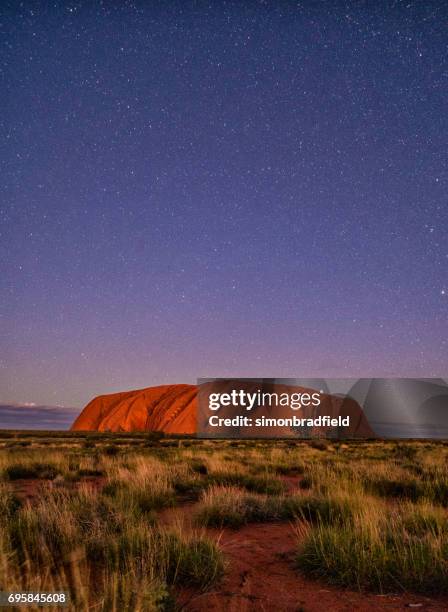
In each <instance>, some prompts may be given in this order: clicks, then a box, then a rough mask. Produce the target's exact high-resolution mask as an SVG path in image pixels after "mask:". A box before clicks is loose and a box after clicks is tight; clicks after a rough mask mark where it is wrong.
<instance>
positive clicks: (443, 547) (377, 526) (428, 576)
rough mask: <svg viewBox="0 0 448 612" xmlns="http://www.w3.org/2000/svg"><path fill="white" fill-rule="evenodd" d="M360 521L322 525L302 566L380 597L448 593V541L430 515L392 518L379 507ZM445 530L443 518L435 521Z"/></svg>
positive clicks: (303, 551) (302, 555) (303, 549)
mask: <svg viewBox="0 0 448 612" xmlns="http://www.w3.org/2000/svg"><path fill="white" fill-rule="evenodd" d="M354 518H355V520H353V519H351V520H344V521H343V522H342V523H335V524H324V523H323V522H318V524H317V525H316V526H314V528H312V529H311V530H310V531H309V533H308V535H307V537H306V539H305V542H304V543H303V544H301V545H300V549H299V553H298V557H297V563H298V566H299V568H300V569H302V570H304V571H305V572H307V573H309V574H311V575H312V576H313V577H319V578H326V579H327V580H328V581H329V582H331V583H334V584H337V585H340V586H347V587H353V585H357V586H358V588H360V589H366V590H373V591H377V592H380V593H384V592H390V591H397V590H409V591H415V592H421V593H438V594H442V593H447V592H448V563H447V558H446V555H447V552H448V538H447V536H446V533H441V530H440V529H439V527H437V528H436V529H433V530H431V528H428V527H429V523H432V522H433V520H434V517H433V518H432V519H431V518H429V516H428V515H427V514H420V515H416V516H414V518H412V517H411V516H409V515H408V516H407V517H406V518H404V517H403V516H402V515H394V516H392V515H391V516H389V517H388V516H387V515H385V513H384V512H379V511H378V509H374V510H372V508H370V509H369V510H368V511H366V512H364V513H362V514H358V515H357V516H355V517H354ZM433 524H435V525H437V526H440V523H439V521H438V519H437V520H436V522H435V523H433Z"/></svg>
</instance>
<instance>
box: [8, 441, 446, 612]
mask: <svg viewBox="0 0 448 612" xmlns="http://www.w3.org/2000/svg"><path fill="white" fill-rule="evenodd" d="M22 443H25V445H23V444H22ZM447 468H448V445H446V444H444V443H443V442H440V443H429V442H424V441H423V442H401V443H400V442H384V443H381V442H350V443H341V442H330V441H324V440H318V441H311V442H306V441H303V442H301V441H291V440H285V441H281V440H277V441H258V442H257V441H244V440H232V441H207V440H196V439H182V438H180V437H177V438H170V439H168V438H166V437H163V436H160V435H150V434H144V433H138V434H135V435H134V434H123V435H119V434H92V435H81V434H79V433H78V432H75V433H74V434H73V435H71V434H68V433H63V432H58V433H55V434H51V433H47V434H46V435H44V434H43V433H42V432H39V433H37V434H36V433H34V432H33V433H32V432H26V433H23V434H21V433H19V432H0V585H1V586H2V587H4V586H6V585H7V587H8V589H10V590H17V591H53V590H63V591H66V592H68V593H69V594H70V599H71V604H70V606H69V608H68V610H79V609H87V608H89V607H90V608H92V609H98V610H117V611H118V610H125V609H135V610H171V609H174V608H175V606H176V597H178V595H179V592H180V590H181V589H184V588H187V589H190V590H191V589H193V590H199V591H200V590H204V589H208V588H210V587H212V586H213V585H215V584H216V582H217V581H219V579H220V577H221V576H222V574H223V572H224V569H225V560H224V557H223V554H222V552H221V550H220V546H219V532H220V530H221V529H225V528H231V529H234V530H238V529H240V528H242V527H244V526H245V525H248V524H251V523H261V522H265V523H269V522H278V521H286V522H290V523H291V524H292V525H293V526H294V525H295V528H296V531H297V536H298V537H297V555H296V566H297V571H299V572H304V573H305V574H307V575H308V576H309V577H310V579H316V578H317V579H319V580H327V581H328V582H330V583H333V584H336V585H340V586H341V587H344V588H345V587H348V588H351V589H361V590H371V591H374V592H378V593H387V592H398V591H402V590H408V591H414V592H416V593H424V594H435V593H436V594H439V595H443V594H446V595H448V587H447V585H448V477H447ZM185 505H186V506H185ZM176 506H178V507H181V508H184V507H188V508H189V513H190V514H191V517H192V520H191V525H190V524H189V523H185V522H184V523H180V524H179V525H174V524H173V523H172V522H171V523H170V522H169V521H166V520H164V519H163V517H164V516H165V515H166V513H170V512H173V508H175V507H176Z"/></svg>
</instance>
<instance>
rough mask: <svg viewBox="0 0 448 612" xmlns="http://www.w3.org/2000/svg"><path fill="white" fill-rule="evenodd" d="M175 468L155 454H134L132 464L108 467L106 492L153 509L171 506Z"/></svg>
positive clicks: (140, 506) (148, 510) (111, 495)
mask: <svg viewBox="0 0 448 612" xmlns="http://www.w3.org/2000/svg"><path fill="white" fill-rule="evenodd" d="M173 474H174V468H172V467H170V466H168V465H165V464H164V463H162V462H161V461H158V460H157V459H154V458H150V457H147V458H143V457H137V458H135V459H134V460H133V461H132V462H131V463H129V465H122V464H120V463H116V464H115V465H112V466H110V467H109V469H108V480H107V482H106V484H105V485H104V487H103V490H102V491H103V494H104V495H106V496H109V497H111V498H113V499H115V500H117V502H118V503H120V504H122V505H124V506H126V505H129V507H137V508H140V510H141V511H142V512H150V511H152V510H159V509H161V508H166V507H168V506H172V505H173V504H174V503H175V501H176V497H175V491H174V488H173V486H172V482H171V481H172V478H173Z"/></svg>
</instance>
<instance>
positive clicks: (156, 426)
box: [71, 381, 375, 437]
mask: <svg viewBox="0 0 448 612" xmlns="http://www.w3.org/2000/svg"><path fill="white" fill-rule="evenodd" d="M207 385H213V387H211V388H210V390H212V391H213V392H217V391H218V392H227V391H229V390H230V388H231V387H232V385H234V381H215V382H213V383H207ZM241 387H242V388H246V390H254V389H255V388H258V387H259V384H258V383H255V382H249V381H244V382H241ZM201 390H202V391H201V392H203V391H204V386H202V385H201ZM263 390H264V391H270V392H273V391H277V392H279V393H280V392H281V393H285V392H286V393H289V394H292V393H297V392H313V389H305V388H302V387H297V386H291V385H278V384H275V385H268V386H266V385H264V386H263ZM197 394H198V387H197V386H196V385H183V384H179V385H162V386H158V387H148V388H146V389H139V390H136V391H126V392H123V393H113V394H111V395H100V396H98V397H96V398H94V399H93V400H92V401H91V402H89V404H87V406H86V407H85V408H84V410H83V411H82V412H81V414H80V415H79V416H78V417H77V419H76V420H75V422H74V423H73V425H72V427H71V429H72V430H75V431H111V432H120V431H121V432H125V431H163V432H164V433H167V434H194V433H196V430H197V424H196V417H197ZM321 397H322V404H321V406H319V408H316V409H314V410H313V409H311V408H308V409H306V410H304V411H303V413H302V416H306V417H311V416H318V415H319V414H322V415H323V414H327V415H330V416H332V417H337V416H346V415H350V427H349V428H347V429H346V430H344V432H340V433H338V432H336V433H334V435H335V436H336V437H339V435H340V436H341V437H345V436H356V437H374V436H375V434H374V432H373V431H372V429H371V428H370V425H369V423H368V421H367V419H366V418H365V416H364V414H363V412H362V409H361V408H360V406H359V404H358V403H357V402H356V401H354V400H352V399H351V398H340V397H337V396H332V395H327V394H323V395H322V396H321ZM288 410H289V409H288ZM285 414H286V413H285ZM285 414H283V415H282V416H285ZM239 433H240V435H241V434H242V435H244V436H245V437H246V436H247V437H251V436H254V435H257V434H256V432H255V431H252V432H249V431H240V432H239ZM309 433H310V434H312V435H315V434H317V435H319V434H321V435H324V434H325V432H324V431H310V432H309ZM264 434H266V435H268V436H269V435H277V436H279V435H281V436H283V435H284V436H288V435H294V434H293V433H292V432H291V431H288V430H286V429H284V430H283V431H279V430H278V429H277V431H275V432H274V431H272V432H271V431H267V430H265V431H264Z"/></svg>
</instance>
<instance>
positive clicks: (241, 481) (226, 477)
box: [209, 472, 286, 495]
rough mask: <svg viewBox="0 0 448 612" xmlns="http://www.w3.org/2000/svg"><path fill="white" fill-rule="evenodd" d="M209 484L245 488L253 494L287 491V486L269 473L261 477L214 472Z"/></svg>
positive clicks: (273, 493)
mask: <svg viewBox="0 0 448 612" xmlns="http://www.w3.org/2000/svg"><path fill="white" fill-rule="evenodd" d="M209 482H210V483H213V484H217V485H224V486H234V487H240V488H244V489H246V490H247V491H250V492H253V493H265V494H267V495H278V494H279V493H283V492H284V491H285V490H286V486H285V484H284V483H283V482H282V481H281V480H279V479H278V478H275V476H272V475H271V474H269V473H267V472H266V473H264V474H261V475H252V474H244V473H241V472H213V473H212V474H210V475H209Z"/></svg>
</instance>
